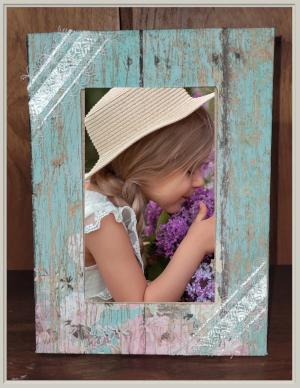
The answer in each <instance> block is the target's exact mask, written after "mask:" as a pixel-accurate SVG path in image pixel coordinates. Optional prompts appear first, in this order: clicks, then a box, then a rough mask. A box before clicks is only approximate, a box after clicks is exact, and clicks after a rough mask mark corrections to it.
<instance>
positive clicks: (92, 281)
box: [84, 189, 144, 302]
mask: <svg viewBox="0 0 300 388" xmlns="http://www.w3.org/2000/svg"><path fill="white" fill-rule="evenodd" d="M84 202H85V203H84V233H91V232H93V231H95V230H97V229H99V228H100V226H101V220H102V218H103V217H104V216H106V215H108V214H109V213H113V214H114V216H115V219H116V221H117V222H122V224H123V225H124V227H125V229H126V230H127V232H128V236H129V238H130V240H131V243H132V247H133V249H134V252H135V255H136V258H137V260H138V262H139V264H140V266H141V268H142V270H143V272H144V264H143V260H142V257H141V253H140V246H139V240H138V235H137V231H136V222H137V221H136V215H135V213H134V210H133V209H132V208H131V207H129V206H122V207H117V206H115V205H114V204H113V203H112V202H111V201H110V200H109V199H108V198H107V197H106V196H105V195H103V194H101V193H99V192H96V191H92V190H88V189H85V200H84ZM84 285H85V287H84V291H85V298H88V299H94V300H96V301H100V302H101V301H103V302H108V301H110V302H113V301H114V300H113V298H112V296H111V294H110V292H109V290H108V288H107V287H106V285H105V283H104V280H103V278H102V277H101V274H100V272H99V270H98V267H97V265H96V264H95V265H92V266H88V267H85V279H84Z"/></svg>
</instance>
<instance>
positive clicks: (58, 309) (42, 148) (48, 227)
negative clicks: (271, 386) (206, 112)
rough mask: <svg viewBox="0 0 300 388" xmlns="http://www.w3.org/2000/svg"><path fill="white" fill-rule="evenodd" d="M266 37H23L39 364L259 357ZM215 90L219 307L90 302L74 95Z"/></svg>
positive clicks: (191, 32) (268, 74)
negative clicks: (77, 356) (73, 356)
mask: <svg viewBox="0 0 300 388" xmlns="http://www.w3.org/2000/svg"><path fill="white" fill-rule="evenodd" d="M274 36H275V30H274V28H251V29H230V28H229V29H215V28H213V29H173V30H172V29H171V30H133V31H93V32H92V31H71V30H70V31H65V32H54V33H42V34H29V35H28V62H29V81H30V82H29V84H28V94H29V109H30V123H31V141H32V143H31V144H32V201H33V223H34V272H35V277H34V285H35V313H36V352H38V353H99V354H112V353H121V354H128V353H132V354H168V355H266V354H267V315H268V264H269V200H270V166H271V164H270V162H271V128H272V82H273V54H274ZM113 86H127V87H128V86H132V87H133V86H134V87H136V86H144V87H195V86H214V87H215V88H216V92H217V99H216V104H215V125H216V126H215V128H216V155H217V165H216V215H217V225H216V251H215V259H216V283H217V284H218V285H219V286H218V287H217V293H216V302H215V303H153V304H152V303H127V304H126V303H92V302H91V303H90V302H87V301H86V300H85V298H84V271H83V269H84V257H83V252H84V250H83V241H84V240H83V239H84V235H83V206H82V205H83V201H84V191H83V179H84V159H83V144H84V130H83V128H82V120H81V112H80V103H81V93H80V91H81V90H82V89H84V88H87V87H93V88H102V87H104V88H110V87H113Z"/></svg>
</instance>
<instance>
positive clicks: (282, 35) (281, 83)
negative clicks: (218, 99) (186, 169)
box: [7, 7, 292, 269]
mask: <svg viewBox="0 0 300 388" xmlns="http://www.w3.org/2000/svg"><path fill="white" fill-rule="evenodd" d="M291 16H292V12H291V8H289V7H284V8H280V7H278V8H277V7H276V8H269V7H268V8H264V7H259V8H251V7H247V8H243V7H238V8H224V7H209V8H208V7H168V8H166V7H140V8H137V7H133V8H130V7H121V8H116V7H112V8H107V7H103V8H51V7H49V8H47V7H44V8H41V7H37V8H27V7H26V8H25V7H24V8H22V7H8V9H7V93H8V100H7V104H8V110H7V120H8V133H7V147H8V160H7V185H8V186H7V207H8V208H7V212H8V224H7V227H8V231H7V233H8V237H7V255H8V268H9V269H32V268H33V236H32V203H31V192H32V189H31V171H30V163H31V162H30V159H31V150H30V139H29V136H30V131H29V117H28V99H27V90H26V86H27V80H26V78H25V80H23V81H22V80H21V77H22V75H26V73H27V70H26V67H27V54H26V34H27V33H30V32H51V31H58V30H59V29H68V28H73V29H80V30H84V29H93V30H102V29H103V30H118V29H139V28H140V29H143V28H144V29H153V28H201V27H207V28H212V27H215V28H216V27H276V36H277V37H278V38H279V39H280V42H279V43H278V44H277V45H276V50H275V60H276V63H277V65H276V67H275V78H274V96H273V98H274V106H275V107H276V108H275V109H276V110H275V111H274V124H273V142H272V148H273V155H272V185H271V187H272V192H271V230H270V260H271V262H272V263H277V264H288V263H291V261H292V244H291V242H292V222H291V217H292V200H291V187H292V168H291V164H292V156H291V150H292V135H291V132H292V131H291V128H292V126H291V122H292V119H291V106H292V105H291V79H292V73H291V70H292V60H291V53H292V34H291V31H292V29H291V25H292V24H291ZM16 58H17V59H18V60H16ZM276 58H277V59H276ZM279 67H280V71H277V68H279ZM15 241H22V244H15Z"/></svg>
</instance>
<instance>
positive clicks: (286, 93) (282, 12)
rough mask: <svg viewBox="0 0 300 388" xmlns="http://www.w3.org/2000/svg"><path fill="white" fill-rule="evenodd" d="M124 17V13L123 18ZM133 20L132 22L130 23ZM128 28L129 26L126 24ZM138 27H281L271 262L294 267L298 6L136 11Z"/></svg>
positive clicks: (276, 80)
mask: <svg viewBox="0 0 300 388" xmlns="http://www.w3.org/2000/svg"><path fill="white" fill-rule="evenodd" d="M121 16H123V15H121ZM131 19H132V24H130V20H131ZM124 25H125V22H124ZM127 25H131V26H132V27H131V28H133V29H168V28H221V27H224V28H225V27H230V28H254V27H275V28H276V36H277V37H278V38H280V47H279V46H278V45H277V46H276V48H277V52H276V53H275V56H276V65H277V66H280V72H279V71H276V69H275V78H274V92H273V101H274V106H275V107H276V109H277V111H274V121H273V143H272V145H273V151H272V152H273V156H272V185H271V187H272V192H271V221H272V222H271V225H270V253H271V257H270V260H271V264H291V263H292V94H291V86H292V8H291V7H284V8H271V7H270V8H269V7H237V8H235V7H230V8H225V7H157V8H155V7H139V8H138V7H133V8H132V16H130V17H129V19H128V20H127Z"/></svg>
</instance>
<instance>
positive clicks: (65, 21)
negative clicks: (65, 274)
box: [7, 7, 120, 269]
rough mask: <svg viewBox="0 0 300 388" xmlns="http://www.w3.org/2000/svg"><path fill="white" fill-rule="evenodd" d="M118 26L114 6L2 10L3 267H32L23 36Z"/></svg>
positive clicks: (24, 47)
mask: <svg viewBox="0 0 300 388" xmlns="http://www.w3.org/2000/svg"><path fill="white" fill-rule="evenodd" d="M119 28H120V23H119V9H118V8H116V7H111V8H79V7H78V8H47V7H45V8H42V7H37V8H30V7H28V8H27V7H26V8H22V7H9V8H8V9H7V129H8V130H7V147H8V150H7V154H8V161H7V207H8V209H7V214H8V231H7V235H8V237H7V256H8V257H7V263H8V269H32V268H33V236H32V233H33V230H32V199H31V194H32V189H31V166H30V164H31V151H30V129H29V115H28V94H27V89H26V88H27V82H28V81H27V78H25V79H24V80H22V79H21V77H22V75H26V73H27V70H26V68H27V51H26V50H27V48H26V34H28V33H33V32H37V33H38V32H53V31H59V30H64V29H74V30H119ZM16 241H18V243H17V244H16Z"/></svg>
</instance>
